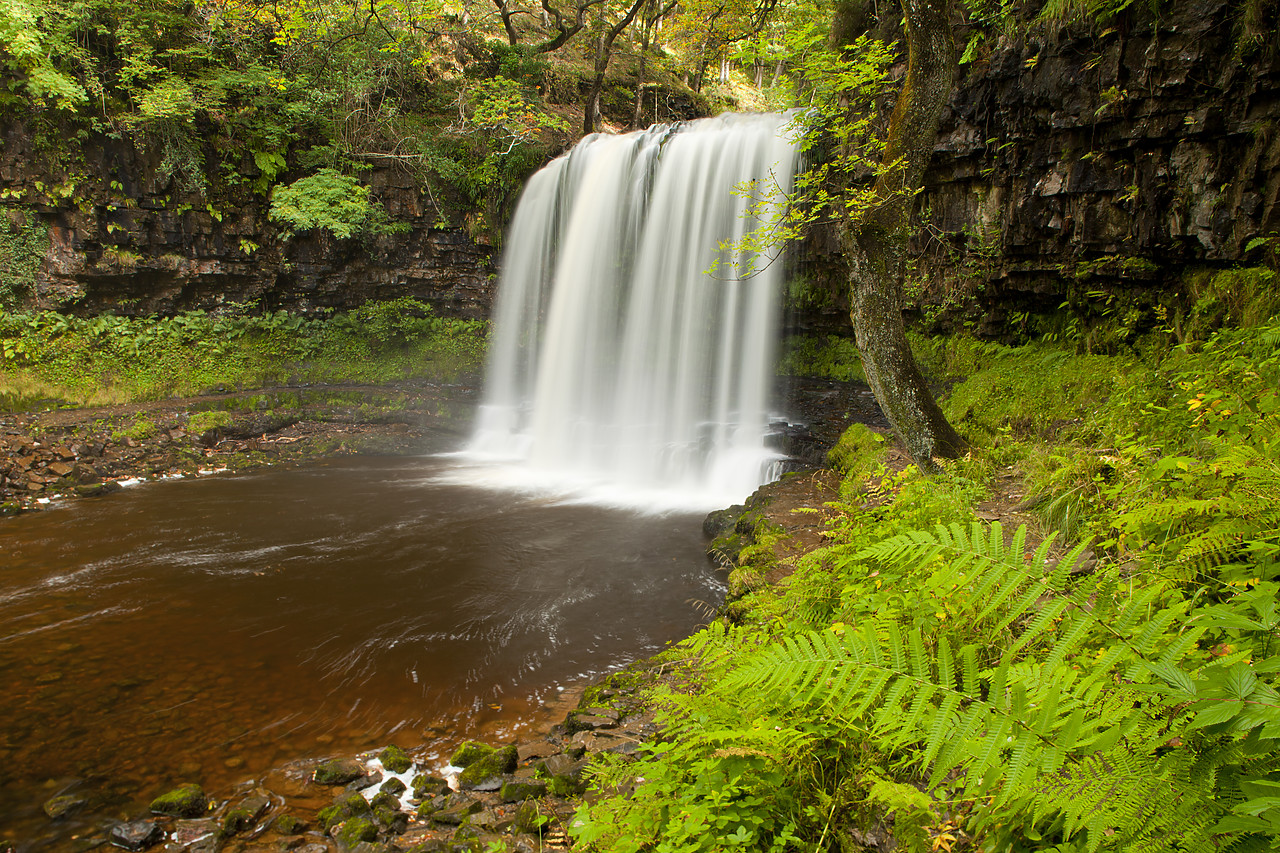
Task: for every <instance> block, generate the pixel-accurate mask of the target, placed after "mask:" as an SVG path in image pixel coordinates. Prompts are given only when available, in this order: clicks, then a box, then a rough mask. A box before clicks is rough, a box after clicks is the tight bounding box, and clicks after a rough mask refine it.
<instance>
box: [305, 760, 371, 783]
mask: <svg viewBox="0 0 1280 853" xmlns="http://www.w3.org/2000/svg"><path fill="white" fill-rule="evenodd" d="M363 775H364V765H363V764H361V763H360V762H359V761H356V760H355V759H354V758H334V759H332V760H330V761H325V762H323V763H321V764H320V765H319V766H318V767H316V770H315V773H313V774H312V775H311V778H312V779H313V780H314V781H315V782H316V784H318V785H346V784H347V783H348V782H354V781H355V780H356V779H359V778H360V777H361V776H363Z"/></svg>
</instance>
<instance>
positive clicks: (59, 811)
mask: <svg viewBox="0 0 1280 853" xmlns="http://www.w3.org/2000/svg"><path fill="white" fill-rule="evenodd" d="M88 803H89V798H88V797H87V796H85V795H84V794H59V795H58V796H56V797H50V798H49V799H47V800H45V802H44V807H43V808H44V813H45V814H46V815H47V816H48V817H49V819H50V820H62V819H63V818H66V817H70V816H71V815H73V814H75V813H76V812H78V811H80V809H82V808H84V807H85V806H86V805H88Z"/></svg>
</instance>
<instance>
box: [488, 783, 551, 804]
mask: <svg viewBox="0 0 1280 853" xmlns="http://www.w3.org/2000/svg"><path fill="white" fill-rule="evenodd" d="M546 793H547V783H546V782H543V781H541V780H535V779H530V780H527V781H519V780H516V781H511V782H507V783H505V784H504V785H503V786H502V790H501V792H500V793H499V794H498V796H499V797H501V798H502V801H503V802H504V803H522V802H524V801H525V800H531V799H536V798H538V797H543V796H546Z"/></svg>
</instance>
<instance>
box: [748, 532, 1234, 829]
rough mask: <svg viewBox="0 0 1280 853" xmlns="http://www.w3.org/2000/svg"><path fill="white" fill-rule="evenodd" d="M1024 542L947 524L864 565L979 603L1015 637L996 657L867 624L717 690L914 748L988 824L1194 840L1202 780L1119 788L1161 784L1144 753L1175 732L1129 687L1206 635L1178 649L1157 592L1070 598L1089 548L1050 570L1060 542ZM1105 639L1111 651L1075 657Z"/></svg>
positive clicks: (817, 634) (791, 648) (1087, 591)
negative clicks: (922, 571) (1052, 822)
mask: <svg viewBox="0 0 1280 853" xmlns="http://www.w3.org/2000/svg"><path fill="white" fill-rule="evenodd" d="M1025 544H1026V531H1025V529H1019V530H1018V531H1017V532H1016V533H1015V534H1014V536H1013V537H1012V538H1011V539H1010V540H1009V541H1006V539H1005V536H1004V533H1003V531H1002V529H1001V528H1000V525H998V524H993V525H991V527H990V528H984V527H982V526H981V525H978V524H975V525H972V526H970V527H968V528H965V527H962V526H960V525H951V526H946V527H943V526H939V527H936V528H934V529H933V530H932V531H911V532H908V533H905V534H903V535H900V536H896V537H892V538H890V539H887V540H885V541H882V542H879V543H875V544H873V545H871V546H868V547H867V548H865V549H863V550H862V551H860V552H859V553H858V554H857V557H858V558H860V559H863V560H868V561H872V562H874V563H876V564H877V565H881V566H885V567H897V568H899V569H902V568H904V567H907V566H916V567H919V566H926V567H928V570H929V571H928V577H927V580H926V581H925V583H926V584H927V585H929V586H931V587H934V588H937V589H944V590H951V591H953V594H955V595H956V596H957V597H963V598H965V599H968V600H969V601H972V602H977V603H980V605H979V604H975V605H974V607H975V608H979V607H980V609H977V613H976V614H975V618H976V619H977V620H979V621H984V620H985V621H987V622H988V623H989V624H990V625H992V626H994V628H995V629H996V630H1000V631H1007V632H1009V634H1010V642H1008V643H1006V644H1004V648H1003V649H1002V651H1001V653H1000V654H999V656H997V657H991V650H990V648H989V647H988V646H986V645H985V644H981V643H972V642H970V643H965V644H963V645H960V646H959V647H958V648H957V647H956V646H955V645H954V644H953V643H952V641H951V639H950V638H949V637H948V635H947V633H946V631H945V630H943V629H941V628H940V627H938V628H934V629H933V630H931V631H926V630H925V629H924V628H923V627H922V626H920V625H915V626H910V627H907V626H903V625H901V624H899V623H898V622H897V621H894V620H891V619H888V620H884V619H874V618H871V619H866V620H864V621H863V622H862V623H861V624H859V625H858V626H857V627H856V628H844V629H843V630H826V631H810V632H807V633H801V634H798V635H795V636H792V637H788V638H786V639H785V640H783V641H782V642H779V643H775V644H771V645H769V646H766V647H763V648H761V649H759V650H757V651H754V652H752V653H750V654H749V655H748V656H747V657H746V658H745V659H744V660H742V661H741V662H740V663H739V664H738V665H737V666H736V667H735V668H734V669H733V670H732V671H731V672H730V673H729V674H728V676H727V677H726V678H725V680H724V681H723V689H724V690H726V691H727V692H728V693H730V694H732V695H736V696H751V697H755V701H753V702H751V703H749V705H748V710H749V713H762V712H764V713H767V712H768V709H770V708H782V707H785V708H791V709H807V711H806V712H805V713H806V714H807V715H811V716H812V715H825V716H828V717H835V718H837V719H839V720H841V721H842V724H843V725H844V726H846V727H848V728H851V729H853V730H858V731H864V732H866V733H867V734H868V735H869V736H870V737H871V738H872V739H873V740H874V742H875V743H877V744H879V745H880V746H881V748H884V749H889V750H908V751H909V752H908V754H911V755H913V756H915V761H916V763H917V765H918V766H919V767H920V769H921V771H923V772H924V773H926V774H927V784H928V785H930V786H931V787H935V786H938V785H939V784H941V783H942V782H943V780H945V779H948V778H955V779H959V780H960V782H961V784H962V785H963V787H964V789H965V792H966V795H967V796H969V797H987V798H990V800H989V806H988V807H987V808H986V809H984V810H982V813H983V814H987V817H986V818H980V822H982V821H983V820H985V821H987V822H990V821H991V820H993V818H992V817H991V815H996V814H1003V813H1005V812H1007V811H1008V810H1009V809H1011V808H1028V809H1030V811H1031V812H1032V814H1033V820H1034V819H1039V818H1040V817H1041V816H1044V815H1048V814H1053V815H1058V816H1059V818H1060V820H1059V823H1060V828H1061V832H1062V834H1063V836H1064V837H1066V838H1070V837H1071V836H1072V835H1073V834H1076V833H1080V832H1083V833H1085V835H1086V836H1087V838H1088V839H1089V840H1088V846H1089V849H1097V845H1098V844H1100V843H1101V839H1102V838H1104V837H1105V833H1110V832H1115V831H1116V829H1117V828H1118V827H1128V828H1129V829H1133V831H1134V832H1146V831H1147V830H1145V829H1142V827H1155V826H1157V824H1158V827H1159V829H1158V832H1159V833H1165V834H1167V835H1169V837H1170V838H1192V837H1196V838H1198V837H1200V835H1197V834H1196V833H1200V834H1201V835H1202V834H1203V832H1206V831H1207V830H1206V829H1205V826H1204V821H1197V820H1186V821H1183V823H1184V824H1185V825H1184V826H1182V827H1181V828H1179V827H1178V826H1175V825H1174V824H1173V823H1171V822H1170V820H1169V817H1170V816H1173V815H1177V816H1183V809H1182V808H1181V806H1180V805H1179V804H1182V803H1201V802H1202V801H1203V800H1204V796H1205V794H1206V792H1207V791H1208V790H1209V788H1208V787H1207V786H1206V785H1200V786H1195V785H1185V786H1179V785H1178V784H1174V783H1173V782H1171V781H1170V778H1171V777H1170V776H1169V774H1168V773H1165V774H1164V775H1161V776H1159V780H1160V782H1159V784H1156V783H1154V782H1153V783H1152V784H1149V785H1140V786H1134V785H1129V784H1127V783H1124V780H1125V779H1127V776H1126V775H1125V774H1127V773H1130V772H1131V771H1132V772H1134V773H1136V772H1138V771H1137V770H1135V769H1134V768H1137V767H1143V768H1145V769H1143V770H1142V773H1145V774H1146V776H1147V777H1151V778H1156V777H1153V776H1152V775H1151V774H1152V772H1153V771H1152V768H1153V767H1155V766H1156V764H1157V763H1158V762H1156V759H1154V758H1153V757H1152V755H1151V749H1152V745H1153V744H1156V743H1159V742H1160V739H1161V738H1162V737H1164V736H1167V733H1165V727H1166V724H1167V721H1165V720H1163V719H1160V718H1157V717H1154V716H1153V714H1152V711H1151V710H1150V707H1149V702H1147V701H1145V695H1144V693H1143V692H1142V690H1141V685H1138V684H1132V682H1136V681H1145V680H1148V679H1149V678H1150V676H1151V670H1150V669H1149V667H1150V666H1159V665H1160V663H1161V661H1162V660H1163V662H1164V664H1165V665H1166V666H1172V663H1171V661H1176V660H1179V659H1180V657H1181V655H1183V654H1185V652H1186V650H1187V649H1188V648H1189V647H1190V646H1192V645H1193V644H1194V640H1195V637H1196V636H1198V635H1199V634H1198V632H1190V633H1189V635H1188V636H1187V637H1184V638H1177V639H1175V640H1173V641H1171V640H1170V632H1171V630H1172V629H1173V628H1175V627H1176V626H1180V624H1181V621H1182V618H1183V616H1184V610H1185V608H1184V607H1183V606H1182V605H1181V604H1180V603H1178V602H1175V603H1174V604H1173V605H1171V606H1164V607H1162V606H1160V605H1159V600H1158V599H1159V591H1158V590H1148V591H1145V592H1143V593H1141V594H1138V595H1135V596H1122V595H1118V594H1115V592H1116V589H1117V587H1116V584H1115V582H1114V579H1112V578H1096V579H1089V580H1086V581H1085V582H1084V583H1083V585H1082V586H1081V587H1080V588H1075V589H1073V588H1071V587H1070V579H1071V575H1072V569H1073V568H1075V567H1076V566H1077V565H1078V563H1079V561H1080V559H1081V557H1082V555H1083V552H1084V550H1085V546H1084V545H1081V546H1077V547H1076V548H1074V549H1072V550H1071V551H1070V552H1068V553H1067V554H1065V555H1064V556H1063V557H1062V558H1061V559H1059V560H1057V561H1054V560H1052V559H1051V556H1050V554H1051V551H1052V547H1051V546H1052V543H1051V542H1046V543H1043V544H1042V545H1041V546H1040V547H1038V548H1037V549H1036V550H1035V552H1034V553H1033V554H1031V555H1030V556H1029V558H1027V557H1024V548H1025ZM1099 637H1106V638H1109V640H1108V641H1107V642H1106V643H1105V644H1104V645H1103V646H1102V647H1101V648H1097V649H1096V654H1095V655H1094V656H1093V657H1092V658H1090V659H1089V660H1087V661H1082V660H1081V658H1080V656H1081V654H1083V652H1084V650H1085V647H1086V645H1089V644H1091V643H1092V644H1094V645H1096V643H1097V640H1098V638H1099ZM1171 646H1172V647H1173V648H1174V652H1173V653H1172V654H1171V655H1165V657H1164V658H1162V656H1161V655H1162V653H1164V652H1166V651H1167V650H1168V649H1169V648H1170V647H1171ZM1097 761H1105V762H1108V763H1104V764H1099V763H1097ZM1091 762H1092V763H1091ZM1143 762H1147V763H1146V764H1143ZM1099 768H1111V769H1112V770H1111V771H1106V772H1103V771H1101V770H1099ZM1092 771H1098V772H1092ZM1112 771H1114V772H1112ZM1144 778H1145V777H1144ZM1086 783H1087V784H1088V785H1089V786H1092V787H1088V792H1089V793H1088V796H1084V795H1083V794H1082V793H1081V792H1082V791H1083V790H1084V788H1083V787H1082V786H1085V785H1086ZM1190 807H1191V808H1199V806H1190ZM1204 813H1206V812H1204V811H1203V810H1201V811H1199V812H1196V814H1197V815H1200V814H1204ZM1206 820H1207V819H1206ZM1125 831H1126V832H1127V831H1128V829H1126V830H1125ZM1151 833H1152V834H1156V833H1157V830H1156V829H1152V830H1151ZM1135 837H1136V836H1135ZM1144 837H1145V836H1144ZM1170 843H1173V842H1170ZM1153 849H1154V848H1153Z"/></svg>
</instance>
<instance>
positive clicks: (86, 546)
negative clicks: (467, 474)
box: [0, 458, 720, 849]
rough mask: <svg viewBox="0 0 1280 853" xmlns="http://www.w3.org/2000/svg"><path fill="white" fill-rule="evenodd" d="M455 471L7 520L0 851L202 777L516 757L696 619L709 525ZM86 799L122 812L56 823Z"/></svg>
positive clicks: (176, 494)
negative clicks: (473, 742) (507, 752)
mask: <svg viewBox="0 0 1280 853" xmlns="http://www.w3.org/2000/svg"><path fill="white" fill-rule="evenodd" d="M451 464H452V463H450V462H447V461H443V460H440V459H436V458H419V459H407V460H406V459H353V460H340V461H332V462H330V463H328V464H324V465H319V466H315V467H311V468H306V469H300V470H289V471H283V470H277V471H265V472H262V473H256V474H250V475H237V476H215V477H207V478H201V479H198V480H186V481H173V482H166V483H154V484H144V485H141V486H138V487H136V488H133V489H128V490H126V491H125V492H123V493H118V494H116V495H113V496H110V497H109V498H105V499H102V500H98V501H81V502H77V503H71V504H68V505H66V506H63V507H58V508H55V509H51V510H50V511H47V512H43V513H35V514H30V515H26V516H21V517H18V518H16V519H9V520H5V521H4V522H3V523H2V524H0V768H2V769H3V772H0V838H3V837H4V836H5V835H8V836H9V837H11V838H17V839H22V841H23V843H22V844H21V847H22V848H29V849H36V848H40V847H58V846H63V845H64V844H65V843H66V842H67V839H68V837H69V835H70V834H71V833H74V832H77V831H85V830H88V829H91V827H92V826H94V825H98V824H101V822H102V821H103V820H106V819H107V818H108V817H117V818H118V817H124V816H127V815H130V814H132V813H134V812H135V811H136V810H137V809H138V808H139V807H140V806H141V804H144V803H145V802H146V801H147V800H149V799H150V798H151V797H153V796H155V795H157V794H159V793H162V792H163V791H164V790H167V788H168V787H170V786H172V785H173V784H176V783H178V782H182V781H197V782H199V783H201V784H202V785H204V786H205V788H206V789H208V790H210V791H211V792H213V793H219V792H221V793H223V794H224V795H225V792H226V791H227V790H229V789H230V787H231V786H233V785H235V784H237V783H239V782H242V781H244V780H247V779H254V778H260V777H262V776H263V775H264V774H265V773H266V772H267V771H268V770H270V769H271V768H273V767H278V766H280V765H282V764H283V763H285V762H289V761H292V760H296V759H299V758H304V757H311V756H322V755H330V754H344V753H345V754H349V753H352V752H356V751H360V750H364V749H371V748H374V747H378V746H382V745H384V744H387V743H392V742H394V743H398V744H400V745H402V746H405V747H411V748H412V747H422V746H426V747H428V748H429V749H433V750H434V751H436V753H437V754H444V755H447V751H448V750H449V749H450V748H451V747H452V745H453V744H455V743H456V742H457V740H459V739H460V738H462V737H468V736H475V735H477V734H479V735H481V736H486V737H489V738H490V739H509V738H511V737H515V736H518V734H519V732H520V731H521V729H522V727H527V726H529V725H531V724H532V723H533V721H535V720H536V718H537V717H538V714H539V709H540V708H543V709H545V706H546V703H548V702H549V701H553V700H554V698H555V697H556V696H557V694H558V692H559V691H560V690H563V689H566V688H572V687H573V685H575V684H581V683H583V682H584V681H586V680H587V679H588V678H589V677H590V676H592V675H597V674H599V673H602V672H605V671H607V670H609V669H610V668H613V667H616V666H618V665H621V664H623V663H625V662H627V661H629V660H632V659H634V658H636V657H638V656H641V655H643V654H645V653H647V652H650V651H652V650H655V649H658V648H660V647H661V646H662V645H663V644H664V643H666V642H668V641H670V640H672V639H676V638H679V637H683V636H685V635H687V634H688V633H689V632H690V631H691V630H692V629H693V628H694V627H695V625H696V624H697V622H698V621H699V618H700V617H699V615H698V608H697V607H696V606H695V604H694V603H693V602H696V601H715V600H718V597H719V595H720V588H719V585H718V582H717V579H716V577H715V573H714V571H713V570H712V569H711V567H710V566H709V565H708V563H707V561H706V559H705V557H704V556H703V548H704V546H705V543H704V541H703V537H702V534H701V529H700V521H701V519H700V517H698V516H694V515H667V516H654V515H638V514H634V513H629V512H624V511H618V510H608V509H602V508H598V507H590V506H572V505H555V504H553V503H550V502H547V501H539V500H536V499H532V498H521V497H518V496H513V495H511V494H509V493H502V492H496V491H485V490H480V489H473V488H468V487H464V486H458V485H445V484H442V483H440V482H435V479H436V478H437V476H438V475H439V474H441V473H442V472H443V471H444V469H446V468H447V467H448V466H450V465H451ZM72 780H81V781H80V782H78V783H76V784H78V785H79V786H80V788H81V789H84V788H87V789H89V790H92V791H95V792H97V793H98V794H99V795H101V796H102V797H103V798H104V801H105V803H106V805H104V806H101V807H99V808H98V809H97V810H96V811H95V812H93V813H91V814H89V815H86V816H84V817H82V818H81V819H80V820H79V821H78V822H71V823H61V824H53V823H52V822H50V821H48V820H47V819H46V818H45V817H44V816H43V814H42V813H41V811H40V806H41V803H43V802H44V801H45V800H46V799H47V798H49V797H50V796H52V795H54V794H56V793H58V792H59V791H61V790H63V789H64V788H66V786H67V785H68V784H70V783H71V781H72Z"/></svg>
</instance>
